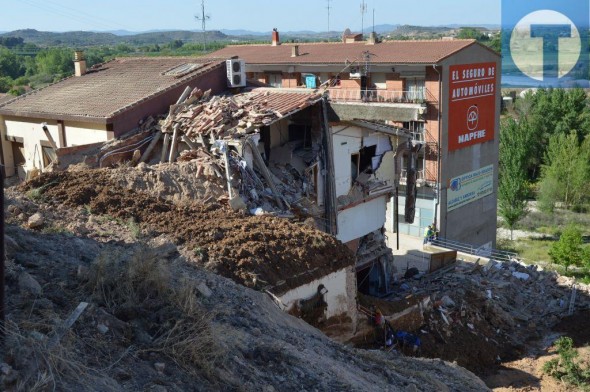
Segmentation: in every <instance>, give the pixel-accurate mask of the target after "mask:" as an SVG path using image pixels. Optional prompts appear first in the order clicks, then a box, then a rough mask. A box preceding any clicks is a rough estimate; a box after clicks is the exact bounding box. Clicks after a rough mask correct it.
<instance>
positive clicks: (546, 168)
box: [540, 132, 590, 210]
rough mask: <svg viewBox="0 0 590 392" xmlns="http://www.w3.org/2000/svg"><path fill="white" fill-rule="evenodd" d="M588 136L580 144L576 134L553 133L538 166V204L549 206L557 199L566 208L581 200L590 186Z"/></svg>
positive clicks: (589, 144) (585, 196) (589, 147)
mask: <svg viewBox="0 0 590 392" xmlns="http://www.w3.org/2000/svg"><path fill="white" fill-rule="evenodd" d="M589 159H590V139H588V138H586V140H585V141H584V142H583V143H582V144H579V142H578V135H577V133H576V132H572V133H570V134H569V135H564V134H558V135H553V136H551V138H550V139H549V145H548V146H547V151H546V153H545V164H544V165H542V167H541V182H540V190H541V192H546V193H545V194H542V193H541V195H540V198H541V199H542V200H543V203H541V204H542V205H541V207H543V208H544V209H545V210H552V209H553V207H554V205H555V203H556V202H563V204H564V206H565V208H570V207H571V206H573V205H578V204H581V203H582V202H583V201H584V200H585V198H587V195H588V190H589V188H590V184H589V182H590V162H589Z"/></svg>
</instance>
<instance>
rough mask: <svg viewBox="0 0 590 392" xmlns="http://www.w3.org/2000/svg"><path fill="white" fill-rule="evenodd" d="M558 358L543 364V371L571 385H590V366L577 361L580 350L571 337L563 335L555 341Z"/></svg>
mask: <svg viewBox="0 0 590 392" xmlns="http://www.w3.org/2000/svg"><path fill="white" fill-rule="evenodd" d="M555 346H556V347H557V354H558V355H559V357H558V358H555V359H552V360H550V361H548V362H547V363H545V364H544V365H543V372H544V373H546V374H548V375H550V376H551V377H554V378H556V379H558V380H560V381H563V382H565V383H567V384H570V385H575V386H578V387H588V386H590V368H588V366H587V365H586V366H584V367H583V366H582V365H585V364H583V363H580V362H578V361H576V358H577V357H578V350H576V349H574V348H573V347H574V342H573V340H572V339H571V338H570V337H567V336H562V337H560V338H559V339H557V341H556V342H555Z"/></svg>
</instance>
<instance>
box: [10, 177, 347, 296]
mask: <svg viewBox="0 0 590 392" xmlns="http://www.w3.org/2000/svg"><path fill="white" fill-rule="evenodd" d="M21 189H22V190H25V191H31V190H37V192H39V193H40V196H39V197H42V198H44V199H46V200H48V201H50V202H53V203H57V204H63V205H65V206H68V207H80V206H86V208H88V209H89V210H90V211H92V213H93V214H101V215H108V216H111V217H114V218H119V219H124V220H127V219H133V220H135V222H138V223H140V224H142V225H144V226H145V227H146V228H147V229H148V230H150V231H153V232H155V234H168V235H170V236H172V237H173V238H174V239H175V240H176V242H177V243H178V244H181V245H183V246H184V247H185V249H186V250H187V251H189V252H193V255H194V256H196V257H195V258H196V259H197V260H198V261H199V262H200V263H201V264H202V265H204V266H205V267H206V268H208V269H210V270H212V271H215V272H216V273H218V274H221V275H223V276H226V277H229V278H231V279H234V280H235V281H236V282H238V283H241V284H244V285H246V286H250V287H258V288H265V289H270V290H271V291H273V292H274V293H276V294H282V293H283V292H285V291H287V290H288V289H291V288H294V287H298V286H300V285H302V284H305V283H308V282H311V281H313V280H315V279H317V278H319V277H321V276H325V275H327V274H328V273H330V272H333V271H336V270H339V269H342V268H344V267H346V266H350V265H352V264H353V263H354V255H353V254H352V252H351V251H350V250H349V249H348V248H347V247H345V246H343V245H342V244H341V243H340V242H339V241H338V240H336V239H335V238H334V237H332V236H330V235H327V234H325V233H322V232H320V231H318V230H316V229H314V228H311V227H309V226H306V225H302V224H296V223H292V222H290V221H288V220H286V219H281V218H274V217H270V216H245V215H243V214H241V213H237V212H233V211H231V210H230V209H229V208H226V207H223V206H221V205H219V204H196V203H183V204H182V205H175V204H174V203H172V202H170V201H166V200H163V199H159V198H156V197H154V196H152V195H150V194H148V193H146V192H142V191H137V190H130V189H128V188H124V187H121V186H120V185H119V184H118V183H116V182H115V181H114V180H113V178H112V175H111V174H110V171H109V169H101V170H92V171H77V172H60V173H46V174H43V175H42V176H40V177H39V178H37V179H34V180H32V181H30V182H28V183H27V184H24V185H23V186H22V187H21Z"/></svg>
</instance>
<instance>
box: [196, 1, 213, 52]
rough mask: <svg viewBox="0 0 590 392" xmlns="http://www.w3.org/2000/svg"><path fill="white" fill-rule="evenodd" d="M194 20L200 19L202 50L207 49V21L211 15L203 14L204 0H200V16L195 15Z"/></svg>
mask: <svg viewBox="0 0 590 392" xmlns="http://www.w3.org/2000/svg"><path fill="white" fill-rule="evenodd" d="M195 19H196V20H200V21H201V24H202V27H203V52H204V51H206V50H207V21H208V20H209V19H211V16H209V15H205V0H201V16H199V15H195Z"/></svg>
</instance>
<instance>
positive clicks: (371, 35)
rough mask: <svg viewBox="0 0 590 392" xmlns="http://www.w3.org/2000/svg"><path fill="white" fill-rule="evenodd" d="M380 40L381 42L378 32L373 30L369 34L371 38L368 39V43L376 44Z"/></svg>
mask: <svg viewBox="0 0 590 392" xmlns="http://www.w3.org/2000/svg"><path fill="white" fill-rule="evenodd" d="M378 42H379V40H378V38H377V33H375V32H374V31H373V32H372V33H371V34H369V39H368V40H367V45H375V44H376V43H378Z"/></svg>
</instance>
